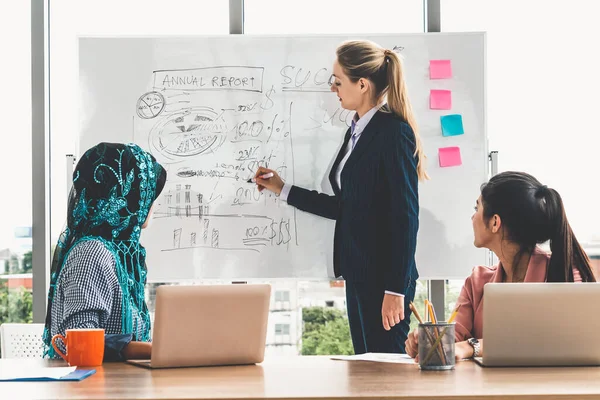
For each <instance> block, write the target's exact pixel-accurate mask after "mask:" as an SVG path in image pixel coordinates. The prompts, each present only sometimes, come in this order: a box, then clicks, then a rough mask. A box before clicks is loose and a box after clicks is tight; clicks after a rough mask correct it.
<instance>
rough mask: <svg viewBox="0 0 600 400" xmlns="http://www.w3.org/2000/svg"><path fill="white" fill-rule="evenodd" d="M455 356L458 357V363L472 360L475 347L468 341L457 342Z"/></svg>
mask: <svg viewBox="0 0 600 400" xmlns="http://www.w3.org/2000/svg"><path fill="white" fill-rule="evenodd" d="M454 355H455V356H456V361H461V360H464V359H465V358H471V357H473V347H472V346H471V345H470V344H469V343H467V341H464V342H456V343H455V345H454Z"/></svg>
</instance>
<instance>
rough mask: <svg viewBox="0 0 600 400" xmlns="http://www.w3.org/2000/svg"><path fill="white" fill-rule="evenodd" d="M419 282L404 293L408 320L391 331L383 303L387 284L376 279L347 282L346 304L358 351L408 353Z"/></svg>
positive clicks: (405, 316)
mask: <svg viewBox="0 0 600 400" xmlns="http://www.w3.org/2000/svg"><path fill="white" fill-rule="evenodd" d="M416 284H417V283H416V281H411V283H410V284H409V287H408V288H407V290H406V292H405V293H404V295H405V297H404V319H403V320H402V321H400V323H399V324H397V325H395V326H394V327H393V328H392V329H390V330H389V331H386V330H385V329H384V328H383V321H382V318H381V306H382V304H383V296H384V294H385V287H384V285H383V284H382V283H375V282H348V281H346V307H347V309H348V320H349V322H350V334H351V336H352V344H353V346H354V353H355V354H363V353H406V351H405V350H404V342H405V341H406V338H407V336H408V333H409V330H410V314H411V311H410V308H409V307H408V305H409V304H410V302H411V301H413V299H414V298H415V290H416Z"/></svg>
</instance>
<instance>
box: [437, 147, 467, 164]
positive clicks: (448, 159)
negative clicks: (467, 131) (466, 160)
mask: <svg viewBox="0 0 600 400" xmlns="http://www.w3.org/2000/svg"><path fill="white" fill-rule="evenodd" d="M438 154H439V157H440V167H442V168H443V167H456V166H457V165H462V160H461V158H460V147H458V146H454V147H442V148H440V149H439V150H438Z"/></svg>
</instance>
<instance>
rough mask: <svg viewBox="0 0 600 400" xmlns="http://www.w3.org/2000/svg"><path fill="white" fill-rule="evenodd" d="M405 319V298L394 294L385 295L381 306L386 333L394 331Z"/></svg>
mask: <svg viewBox="0 0 600 400" xmlns="http://www.w3.org/2000/svg"><path fill="white" fill-rule="evenodd" d="M403 319H404V296H396V295H393V294H387V293H386V294H384V295H383V304H382V305H381V320H382V322H383V328H384V329H385V330H386V331H389V330H390V329H392V327H393V326H394V325H397V324H399V323H400V321H402V320H403Z"/></svg>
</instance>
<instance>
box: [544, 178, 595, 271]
mask: <svg viewBox="0 0 600 400" xmlns="http://www.w3.org/2000/svg"><path fill="white" fill-rule="evenodd" d="M540 189H541V191H543V193H542V197H543V199H544V200H545V203H546V204H545V208H546V215H547V218H548V225H547V228H548V229H549V231H550V232H549V233H550V251H551V252H552V255H551V257H550V265H549V266H548V271H547V274H546V281H547V282H573V280H574V278H573V267H576V268H577V269H578V270H579V274H580V275H581V280H582V281H583V282H595V281H596V278H595V277H594V273H593V272H592V268H591V265H590V259H589V258H588V256H587V254H586V253H585V251H584V250H583V248H582V247H581V245H580V244H579V242H578V241H577V238H576V237H575V235H574V234H573V230H572V229H571V225H570V224H569V221H568V220H567V215H566V213H565V209H564V206H563V202H562V198H561V197H560V194H558V192H557V191H556V190H554V189H549V188H547V187H545V186H542V187H541V188H540Z"/></svg>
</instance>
